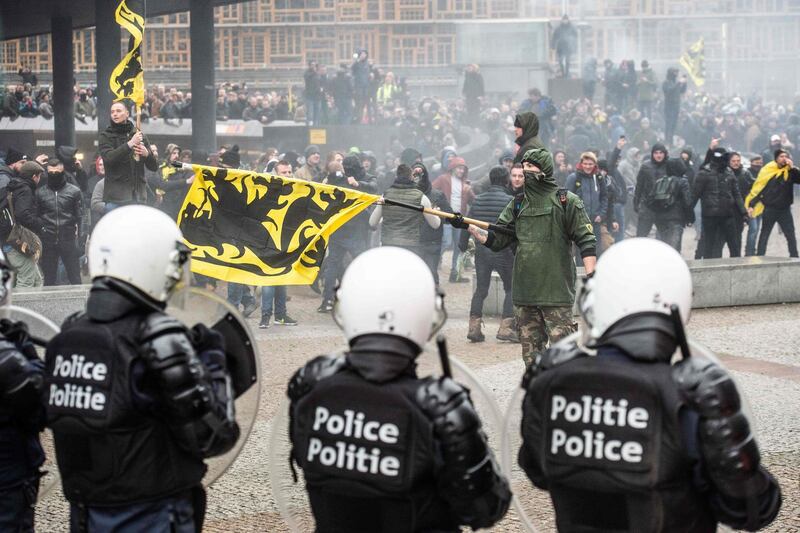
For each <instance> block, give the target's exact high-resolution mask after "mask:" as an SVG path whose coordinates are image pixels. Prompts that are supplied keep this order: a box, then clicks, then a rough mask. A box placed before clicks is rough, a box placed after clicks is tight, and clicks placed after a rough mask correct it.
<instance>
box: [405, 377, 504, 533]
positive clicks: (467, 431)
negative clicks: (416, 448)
mask: <svg viewBox="0 0 800 533" xmlns="http://www.w3.org/2000/svg"><path fill="white" fill-rule="evenodd" d="M416 402H417V404H418V405H419V407H420V408H421V409H422V411H423V412H424V413H425V414H426V416H427V417H428V419H429V420H430V421H431V423H432V424H433V429H434V434H435V436H436V440H437V441H438V443H439V445H440V450H441V454H442V467H441V470H440V471H439V472H438V474H437V478H438V479H437V486H438V489H439V494H440V495H441V496H442V497H443V498H444V499H445V500H446V501H447V502H448V503H449V504H450V507H451V508H452V510H453V513H454V515H455V516H456V517H457V518H458V523H459V524H466V525H469V526H470V527H472V528H473V529H479V528H486V527H490V526H492V525H493V524H495V523H496V522H497V521H499V520H500V519H501V518H502V517H503V515H505V513H506V511H507V510H508V506H509V504H510V502H511V491H510V490H509V487H508V481H507V480H506V479H505V478H504V477H503V475H502V473H501V472H500V468H499V467H498V466H497V464H496V461H495V459H494V455H493V454H492V451H491V448H489V444H488V442H487V439H486V435H485V434H484V432H483V430H482V429H481V420H480V417H479V416H478V413H477V411H475V407H474V406H473V405H472V401H471V400H470V398H469V390H468V389H467V388H466V387H464V386H462V385H460V384H458V383H456V382H455V381H453V380H452V379H450V378H433V377H429V378H427V379H424V380H421V383H420V387H419V388H418V389H417V394H416Z"/></svg>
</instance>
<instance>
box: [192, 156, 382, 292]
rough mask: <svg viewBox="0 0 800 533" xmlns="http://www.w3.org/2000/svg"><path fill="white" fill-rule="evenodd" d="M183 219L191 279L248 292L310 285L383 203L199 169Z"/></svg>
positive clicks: (326, 188)
mask: <svg viewBox="0 0 800 533" xmlns="http://www.w3.org/2000/svg"><path fill="white" fill-rule="evenodd" d="M193 168H194V172H195V178H194V182H193V183H192V186H191V188H190V189H189V192H188V193H187V195H186V198H185V199H184V202H183V208H182V209H181V212H180V213H179V214H178V225H179V226H180V228H181V231H183V237H184V239H185V240H186V245H187V246H189V248H190V249H191V251H192V271H193V272H196V273H198V274H203V275H205V276H210V277H212V278H216V279H221V280H225V281H232V282H235V283H243V284H246V285H308V284H310V283H312V282H313V281H314V279H315V278H316V277H317V274H318V272H319V267H320V264H321V263H322V259H323V257H324V255H325V247H326V246H327V244H328V239H329V238H330V236H331V234H332V233H333V232H334V231H336V230H337V229H339V228H340V227H342V225H343V224H345V223H346V222H347V221H348V220H350V219H351V218H353V217H354V216H356V215H358V214H359V213H360V212H361V211H363V210H364V209H366V208H367V207H369V205H370V204H372V203H373V202H375V201H376V200H378V198H379V197H378V196H375V195H372V194H364V193H360V192H358V191H354V190H351V189H343V188H340V187H334V186H332V185H323V184H321V183H313V182H308V181H303V180H297V179H289V178H282V177H279V176H272V175H269V174H259V173H255V172H251V171H248V170H234V169H224V168H213V167H206V166H200V165H194V166H193Z"/></svg>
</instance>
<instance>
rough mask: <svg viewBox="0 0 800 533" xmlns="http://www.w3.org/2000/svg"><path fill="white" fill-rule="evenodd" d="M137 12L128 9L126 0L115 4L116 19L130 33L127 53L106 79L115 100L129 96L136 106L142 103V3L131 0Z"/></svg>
mask: <svg viewBox="0 0 800 533" xmlns="http://www.w3.org/2000/svg"><path fill="white" fill-rule="evenodd" d="M131 4H135V7H136V9H138V10H139V13H141V15H140V14H139V13H137V12H136V11H134V10H132V9H130V8H129V7H128V5H127V4H126V0H122V1H121V2H120V3H119V6H117V11H116V15H115V17H116V20H117V24H119V25H120V27H122V28H124V29H125V30H127V31H128V33H130V34H131V37H130V41H129V44H128V53H127V54H125V57H124V58H122V61H120V63H119V65H117V67H116V68H115V69H114V71H113V72H112V73H111V78H110V79H109V80H108V81H109V85H110V87H111V92H112V93H114V96H115V97H116V98H115V101H119V100H123V99H125V98H129V99H131V100H133V102H134V103H135V104H136V105H137V106H141V105H143V104H144V68H143V67H142V55H141V45H142V38H143V37H144V5H143V3H142V2H141V1H140V0H139V1H137V0H131Z"/></svg>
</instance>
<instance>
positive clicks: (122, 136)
mask: <svg viewBox="0 0 800 533" xmlns="http://www.w3.org/2000/svg"><path fill="white" fill-rule="evenodd" d="M134 131H135V128H134V126H133V123H132V122H130V121H128V122H124V123H122V124H115V123H113V122H112V123H111V124H110V125H109V126H108V127H107V128H106V129H105V131H104V132H102V133H101V134H100V141H99V143H98V147H97V148H98V151H99V152H100V155H101V156H102V157H103V162H104V163H105V167H106V181H105V191H104V193H103V201H105V202H106V203H116V204H128V203H141V202H144V201H145V200H146V199H147V181H146V180H145V176H144V169H145V166H146V167H147V168H148V169H149V170H152V171H155V170H157V169H158V161H157V160H156V158H155V157H154V156H153V154H152V152H151V153H149V154H148V155H147V157H144V158H141V159H140V160H139V161H136V160H135V159H134V157H133V156H134V153H133V150H131V148H130V147H128V141H129V140H130V138H131V137H133V134H134ZM144 144H145V146H149V145H150V143H149V142H148V140H147V138H146V137H145V139H144Z"/></svg>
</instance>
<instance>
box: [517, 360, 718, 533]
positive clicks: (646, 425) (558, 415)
mask: <svg viewBox="0 0 800 533" xmlns="http://www.w3.org/2000/svg"><path fill="white" fill-rule="evenodd" d="M680 408H681V400H680V398H679V396H678V391H677V388H676V386H675V384H674V383H673V381H672V378H671V368H670V366H669V365H667V364H655V363H637V362H630V361H620V360H616V359H610V358H602V357H601V358H598V357H588V356H586V355H583V356H580V357H577V358H575V359H573V360H570V361H567V362H565V363H563V364H561V365H558V366H555V367H554V368H552V369H550V370H547V371H544V372H542V373H540V374H539V375H538V376H537V377H536V378H535V379H533V381H532V382H531V383H530V385H529V388H528V394H527V395H526V398H525V401H524V403H523V423H522V436H523V439H524V444H523V446H522V447H521V449H520V452H519V462H520V465H521V466H522V467H523V468H524V469H525V471H526V473H527V474H528V477H530V478H531V480H532V481H533V482H534V483H535V484H536V485H537V486H539V487H541V488H544V489H546V490H548V491H550V494H551V498H552V500H553V505H554V507H555V511H556V520H557V525H558V529H559V531H617V532H622V531H630V532H634V531H635V532H656V531H714V529H715V526H714V521H713V519H712V518H711V517H710V515H709V511H708V509H707V508H706V507H705V503H704V499H703V498H702V497H701V496H700V495H699V494H697V493H696V492H695V491H694V489H692V483H691V472H692V459H691V458H690V457H689V456H688V455H687V454H686V452H685V450H684V447H683V443H682V440H681V430H680V424H679V421H678V412H679V409H680Z"/></svg>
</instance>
